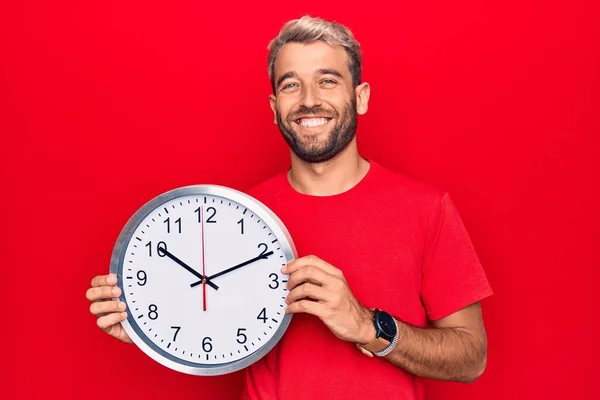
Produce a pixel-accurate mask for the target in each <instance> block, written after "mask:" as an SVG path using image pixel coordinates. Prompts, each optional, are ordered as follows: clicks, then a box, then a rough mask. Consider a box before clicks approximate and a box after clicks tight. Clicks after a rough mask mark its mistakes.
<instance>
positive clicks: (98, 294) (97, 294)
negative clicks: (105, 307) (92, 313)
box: [85, 286, 121, 301]
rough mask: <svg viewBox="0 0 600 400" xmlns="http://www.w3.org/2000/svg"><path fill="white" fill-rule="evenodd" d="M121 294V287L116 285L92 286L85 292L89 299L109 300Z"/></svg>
mask: <svg viewBox="0 0 600 400" xmlns="http://www.w3.org/2000/svg"><path fill="white" fill-rule="evenodd" d="M120 295H121V288H119V287H116V286H101V287H92V288H89V289H88V290H87V292H85V297H87V299H88V300H89V301H101V300H109V299H112V298H114V297H119V296H120Z"/></svg>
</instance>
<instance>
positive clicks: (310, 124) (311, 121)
mask: <svg viewBox="0 0 600 400" xmlns="http://www.w3.org/2000/svg"><path fill="white" fill-rule="evenodd" d="M298 123H299V124H300V125H302V126H304V127H306V128H314V127H315V126H322V125H325V124H326V123H327V118H300V119H299V120H298Z"/></svg>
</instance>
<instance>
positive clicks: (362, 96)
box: [354, 82, 371, 115]
mask: <svg viewBox="0 0 600 400" xmlns="http://www.w3.org/2000/svg"><path fill="white" fill-rule="evenodd" d="M354 93H355V95H356V111H357V113H358V115H363V114H365V113H366V112H367V110H368V109H369V97H370V96H371V86H370V85H369V83H368V82H363V83H361V84H360V85H358V86H357V87H356V89H354Z"/></svg>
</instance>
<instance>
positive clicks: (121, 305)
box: [119, 301, 127, 310]
mask: <svg viewBox="0 0 600 400" xmlns="http://www.w3.org/2000/svg"><path fill="white" fill-rule="evenodd" d="M126 307H127V305H125V303H123V302H122V301H120V302H119V310H124V309H125V308H126Z"/></svg>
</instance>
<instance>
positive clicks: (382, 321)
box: [373, 309, 398, 342]
mask: <svg viewBox="0 0 600 400" xmlns="http://www.w3.org/2000/svg"><path fill="white" fill-rule="evenodd" d="M373 322H374V323H375V329H376V330H377V337H378V338H379V337H381V338H383V339H386V340H388V341H389V342H391V341H392V340H393V339H394V337H395V336H396V334H397V333H398V331H397V329H396V323H395V321H394V318H393V317H392V316H391V315H390V314H388V313H387V312H385V311H381V310H379V309H377V310H376V312H375V316H374V317H373ZM386 322H387V323H386ZM387 328H390V329H389V331H388V332H386V330H387Z"/></svg>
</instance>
